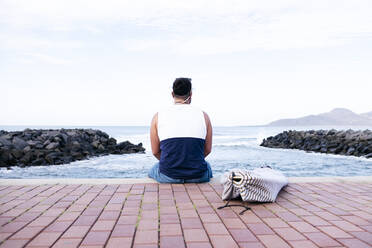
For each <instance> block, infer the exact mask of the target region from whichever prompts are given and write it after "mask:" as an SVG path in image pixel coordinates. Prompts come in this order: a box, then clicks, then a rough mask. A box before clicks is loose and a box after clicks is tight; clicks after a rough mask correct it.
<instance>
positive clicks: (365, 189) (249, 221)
mask: <svg viewBox="0 0 372 248" xmlns="http://www.w3.org/2000/svg"><path fill="white" fill-rule="evenodd" d="M221 191H222V186H221V185H217V184H185V185H177V184H173V185H171V184H155V183H153V184H151V183H150V184H120V185H112V184H108V185H86V184H83V185H60V184H56V185H35V186H29V185H28V186H27V185H24V186H4V185H3V186H0V248H4V247H11V248H17V247H63V248H73V247H86V248H93V247H162V248H163V247H164V248H165V247H171V248H173V247H176V248H194V247H199V248H203V247H216V248H217V247H227V248H233V247H251V248H254V247H267V248H271V247H278V248H284V247H299V248H307V247H372V184H369V183H352V182H348V183H303V184H300V183H292V184H290V185H289V186H287V187H286V188H285V189H284V190H283V191H282V192H281V193H280V194H279V196H278V198H277V201H276V202H275V203H265V204H248V205H249V206H251V207H252V211H248V212H245V213H244V215H239V212H240V211H241V208H239V207H233V208H225V209H222V210H218V209H217V207H218V206H221V205H223V204H224V202H223V201H222V200H221V197H220V194H221Z"/></svg>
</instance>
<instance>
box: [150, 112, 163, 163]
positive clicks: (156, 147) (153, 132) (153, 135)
mask: <svg viewBox="0 0 372 248" xmlns="http://www.w3.org/2000/svg"><path fill="white" fill-rule="evenodd" d="M150 140H151V150H152V154H153V155H154V156H155V157H156V158H157V159H158V160H160V154H161V151H160V140H159V135H158V113H156V114H155V115H154V117H153V118H152V121H151V127H150Z"/></svg>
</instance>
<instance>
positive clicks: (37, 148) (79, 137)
mask: <svg viewBox="0 0 372 248" xmlns="http://www.w3.org/2000/svg"><path fill="white" fill-rule="evenodd" d="M144 151H145V149H144V148H143V147H142V144H141V143H140V144H138V145H134V144H132V143H130V142H129V141H125V142H121V143H118V144H117V142H116V140H115V139H114V138H110V137H109V135H108V134H106V133H104V132H102V131H100V130H93V129H58V130H54V129H49V130H39V129H25V130H24V131H17V132H7V131H3V130H0V167H9V166H14V165H18V166H34V165H52V164H66V163H70V162H73V161H76V160H82V159H87V158H89V157H92V156H100V155H108V154H127V153H138V152H144Z"/></svg>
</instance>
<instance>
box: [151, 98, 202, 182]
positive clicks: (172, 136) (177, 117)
mask: <svg viewBox="0 0 372 248" xmlns="http://www.w3.org/2000/svg"><path fill="white" fill-rule="evenodd" d="M206 133H207V128H206V122H205V118H204V113H203V111H201V110H199V109H197V108H195V107H193V106H191V105H189V104H175V105H173V106H172V107H170V108H168V109H166V110H163V111H160V112H159V113H158V135H159V140H160V149H161V151H162V152H161V157H160V172H161V173H163V174H165V175H167V176H169V177H172V178H182V179H192V178H198V177H201V176H202V175H203V174H204V173H205V171H206V170H207V164H206V162H205V160H204V146H205V138H206Z"/></svg>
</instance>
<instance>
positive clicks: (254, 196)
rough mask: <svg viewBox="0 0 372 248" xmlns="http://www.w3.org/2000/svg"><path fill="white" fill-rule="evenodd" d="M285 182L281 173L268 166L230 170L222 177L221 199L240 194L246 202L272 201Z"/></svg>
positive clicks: (231, 197)
mask: <svg viewBox="0 0 372 248" xmlns="http://www.w3.org/2000/svg"><path fill="white" fill-rule="evenodd" d="M287 184H288V179H287V178H286V177H285V176H284V175H283V173H281V172H280V171H277V170H274V169H271V168H270V167H264V168H256V169H254V170H252V171H248V170H240V169H237V170H231V171H230V172H229V173H228V174H227V175H226V176H225V178H224V190H223V193H222V199H223V200H231V199H234V198H237V197H238V196H239V195H240V196H241V198H242V200H243V201H246V202H274V201H275V199H276V197H277V195H278V193H279V191H280V190H281V189H282V188H283V187H284V186H286V185H287Z"/></svg>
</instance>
